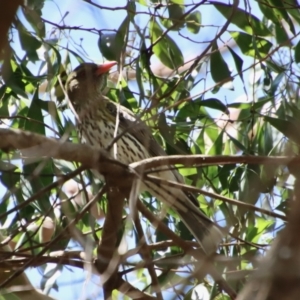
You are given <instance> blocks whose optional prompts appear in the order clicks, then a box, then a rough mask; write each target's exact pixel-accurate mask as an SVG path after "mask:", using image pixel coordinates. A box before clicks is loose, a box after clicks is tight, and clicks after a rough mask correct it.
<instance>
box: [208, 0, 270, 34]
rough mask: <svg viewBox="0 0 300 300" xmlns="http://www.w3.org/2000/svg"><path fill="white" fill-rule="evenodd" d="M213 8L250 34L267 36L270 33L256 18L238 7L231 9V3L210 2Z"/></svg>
mask: <svg viewBox="0 0 300 300" xmlns="http://www.w3.org/2000/svg"><path fill="white" fill-rule="evenodd" d="M212 4H213V5H214V6H215V8H216V9H217V10H218V11H219V12H220V13H221V14H222V15H223V16H224V18H225V19H226V20H228V19H230V20H231V23H233V24H235V25H236V26H238V27H239V28H241V29H243V30H244V31H246V32H247V33H249V34H251V35H254V34H255V35H261V36H268V35H271V32H270V31H269V29H268V28H267V27H266V26H265V25H264V23H262V22H261V21H260V20H259V19H258V18H256V17H255V16H253V15H251V14H250V13H248V12H246V11H245V10H242V9H240V8H238V9H236V10H235V11H233V6H232V5H227V4H223V3H220V2H212Z"/></svg>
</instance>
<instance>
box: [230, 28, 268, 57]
mask: <svg viewBox="0 0 300 300" xmlns="http://www.w3.org/2000/svg"><path fill="white" fill-rule="evenodd" d="M229 33H230V35H231V36H232V37H233V39H234V40H235V41H236V43H237V44H238V46H239V47H240V49H241V51H242V52H243V53H244V54H245V55H249V56H252V57H257V56H258V57H259V58H264V57H266V56H267V54H268V53H269V50H270V49H271V47H272V46H273V45H272V43H270V42H269V41H268V40H265V39H263V38H259V37H254V36H252V35H249V34H246V33H243V32H240V31H230V32H229ZM257 52H258V53H257Z"/></svg>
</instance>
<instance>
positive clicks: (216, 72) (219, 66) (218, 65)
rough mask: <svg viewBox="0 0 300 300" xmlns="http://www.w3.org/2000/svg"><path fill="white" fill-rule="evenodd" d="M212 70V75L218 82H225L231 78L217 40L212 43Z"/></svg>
mask: <svg viewBox="0 0 300 300" xmlns="http://www.w3.org/2000/svg"><path fill="white" fill-rule="evenodd" d="M210 71H211V76H212V78H213V80H214V81H215V82H216V83H218V82H219V81H224V82H225V81H229V80H231V76H230V71H229V69H228V66H227V64H226V62H225V61H224V59H223V57H222V55H221V53H220V51H219V49H218V44H217V43H216V42H213V44H212V54H211V57H210Z"/></svg>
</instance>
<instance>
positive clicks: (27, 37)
mask: <svg viewBox="0 0 300 300" xmlns="http://www.w3.org/2000/svg"><path fill="white" fill-rule="evenodd" d="M18 33H19V38H20V43H21V47H22V49H23V50H24V51H25V52H26V53H27V55H28V58H29V59H30V60H32V61H36V60H38V56H37V53H36V50H37V49H38V48H40V47H41V46H42V43H41V42H40V41H39V40H37V39H36V38H35V37H34V36H33V35H32V34H30V33H29V32H28V31H27V30H26V29H25V27H24V26H23V25H21V24H20V25H19V26H18Z"/></svg>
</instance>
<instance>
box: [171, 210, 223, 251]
mask: <svg viewBox="0 0 300 300" xmlns="http://www.w3.org/2000/svg"><path fill="white" fill-rule="evenodd" d="M177 212H178V214H179V216H180V218H181V220H182V221H183V223H184V224H185V225H186V227H187V228H188V229H189V230H190V231H191V233H192V234H193V236H194V237H195V238H196V240H197V241H198V242H199V244H200V245H201V247H202V248H203V251H204V252H205V254H207V255H210V254H212V253H214V252H215V251H216V249H217V247H218V245H219V244H220V242H221V240H222V238H223V236H224V233H223V232H222V230H221V229H220V228H219V227H218V226H217V225H216V224H214V222H212V221H210V220H208V219H206V217H205V218H201V217H200V216H199V215H198V214H195V213H194V212H191V211H187V212H184V211H177ZM203 217H204V215H203Z"/></svg>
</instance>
